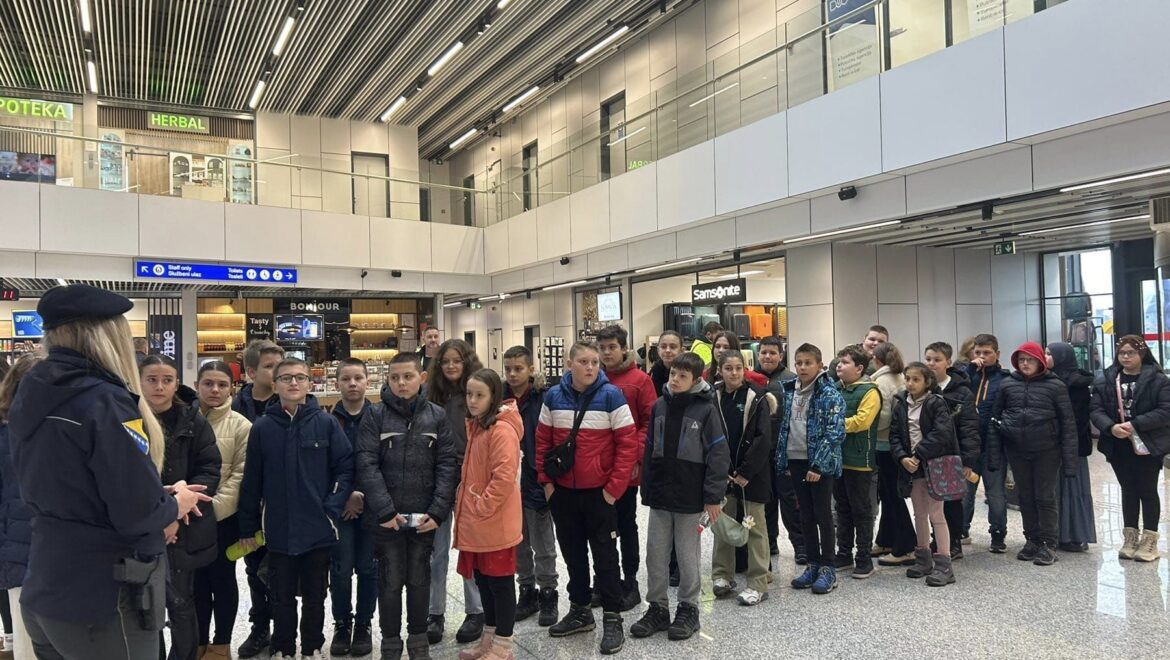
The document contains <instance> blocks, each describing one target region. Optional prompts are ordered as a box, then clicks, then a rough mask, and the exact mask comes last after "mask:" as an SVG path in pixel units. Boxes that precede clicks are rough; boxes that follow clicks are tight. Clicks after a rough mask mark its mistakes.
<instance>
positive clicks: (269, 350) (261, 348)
mask: <svg viewBox="0 0 1170 660" xmlns="http://www.w3.org/2000/svg"><path fill="white" fill-rule="evenodd" d="M270 354H276V355H279V356H280V357H284V349H283V348H281V347H280V346H277V345H276V344H275V343H274V342H271V341H268V340H267V339H255V340H253V341H252V342H251V343H249V344H248V347H247V348H246V349H244V368H245V369H259V368H260V358H262V357H264V356H265V355H270Z"/></svg>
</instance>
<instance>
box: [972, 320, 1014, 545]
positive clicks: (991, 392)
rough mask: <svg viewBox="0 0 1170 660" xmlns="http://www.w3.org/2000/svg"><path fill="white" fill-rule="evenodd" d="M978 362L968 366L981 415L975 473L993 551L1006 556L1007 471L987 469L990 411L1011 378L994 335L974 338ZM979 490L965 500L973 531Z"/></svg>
mask: <svg viewBox="0 0 1170 660" xmlns="http://www.w3.org/2000/svg"><path fill="white" fill-rule="evenodd" d="M973 350H974V353H975V358H974V359H973V360H971V364H969V365H967V375H968V376H969V377H970V378H971V390H972V391H974V392H975V408H976V410H978V411H979V440H980V445H981V446H980V449H981V450H982V451H981V452H980V454H979V461H978V464H977V465H976V467H975V472H976V473H977V474H979V475H980V476H981V477H982V479H983V490H984V491H985V492H986V494H987V522H988V530H987V531H988V532H990V533H991V551H992V552H994V553H996V554H1003V553H1005V552H1007V544H1006V543H1005V542H1004V539H1005V538H1007V486H1006V484H1005V477H1006V474H1005V473H1004V471H1002V470H1001V471H999V472H989V471H988V469H987V465H988V463H989V461H990V458H991V455H990V453H989V451H988V445H987V437H988V435H989V433H988V431H989V429H990V426H991V409H992V406H994V405H995V397H996V395H997V394H998V393H999V386H1000V384H1001V383H1002V382H1003V380H1004V379H1005V378H1007V376H1008V373H1009V372H1008V370H1006V369H1004V368H1003V367H1001V366H1000V364H999V340H998V339H996V337H995V335H989V334H982V335H976V336H975V348H974V349H973ZM999 451H1000V454H999V456H997V457H996V458H997V460H999V461H1000V462H1001V463H1004V464H1006V463H1007V455H1006V454H1004V453H1003V448H1002V447H1001V448H1000V449H999ZM978 490H979V483H978V482H976V483H972V484H970V485H968V487H967V498H966V499H965V500H963V515H964V516H965V518H964V521H963V523H964V524H963V527H964V528H966V529H970V528H971V521H972V520H973V519H974V518H975V493H976V492H977V491H978Z"/></svg>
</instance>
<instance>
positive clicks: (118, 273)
mask: <svg viewBox="0 0 1170 660" xmlns="http://www.w3.org/2000/svg"><path fill="white" fill-rule="evenodd" d="M36 276H37V277H41V278H44V279H50V280H51V279H57V278H58V277H60V278H67V279H78V280H81V279H85V280H99V281H108V282H124V281H126V280H129V279H132V278H133V276H134V260H133V259H131V258H129V257H95V256H92V255H88V254H87V255H82V254H53V253H48V252H40V253H38V254H37V274H36ZM133 313H134V310H131V311H130V312H129V314H133Z"/></svg>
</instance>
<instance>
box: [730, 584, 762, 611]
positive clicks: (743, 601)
mask: <svg viewBox="0 0 1170 660" xmlns="http://www.w3.org/2000/svg"><path fill="white" fill-rule="evenodd" d="M735 600H737V601H739V604H740V605H747V606H748V607H751V606H753V605H759V604H760V603H762V602H764V601H765V600H768V592H766V591H765V592H763V593H760V592H759V591H756V590H755V589H752V588H750V587H749V588H747V589H744V590H743V591H741V592H739V596H736V598H735Z"/></svg>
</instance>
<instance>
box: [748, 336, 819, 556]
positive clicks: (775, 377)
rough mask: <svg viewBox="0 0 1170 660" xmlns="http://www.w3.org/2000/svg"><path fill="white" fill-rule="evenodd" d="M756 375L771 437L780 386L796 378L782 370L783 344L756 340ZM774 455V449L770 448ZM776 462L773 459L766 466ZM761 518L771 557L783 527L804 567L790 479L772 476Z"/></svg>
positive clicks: (775, 426) (777, 418) (775, 425)
mask: <svg viewBox="0 0 1170 660" xmlns="http://www.w3.org/2000/svg"><path fill="white" fill-rule="evenodd" d="M756 371H757V372H759V373H761V374H763V375H764V376H766V377H767V378H768V386H767V388H766V389H767V392H768V394H771V395H772V397H773V398H775V399H776V403H777V408H776V412H775V413H774V414H773V415H772V420H771V422H772V434H773V435H775V434H776V432H777V431H778V429H779V425H780V408H779V403H780V402H781V401H783V400H784V392H783V388H782V387H781V383H785V382H787V381H790V380H792V379H794V378H796V374H795V373H793V372H792V371H791V370H790V369H788V368H787V367H785V366H784V340H783V339H780V338H779V337H765V338H764V339H762V340H760V364H759V366H757V367H756ZM773 453H775V447H773ZM775 462H776V457H775V456H774V455H773V456H772V459H771V461H770V462H769V463H768V464H769V465H771V464H773V463H775ZM764 514H765V515H766V516H767V518H768V549H769V551H770V552H771V553H772V556H773V557H774V556H776V555H779V554H780V548H779V544H778V543H777V541H778V539H779V538H780V523H781V522H783V523H784V530H785V531H787V532H788V541H789V542H790V543H792V551H793V554H794V557H795V559H796V563H797V564H799V565H804V564H805V563H806V562H807V561H808V559H807V555H805V552H804V532H803V531H801V529H800V510H799V509H798V508H797V505H796V490H795V489H794V488H793V487H792V477H791V476H789V475H786V474H775V475H773V478H772V498H771V499H770V500H769V501H768V504H767V506H765V507H764Z"/></svg>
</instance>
